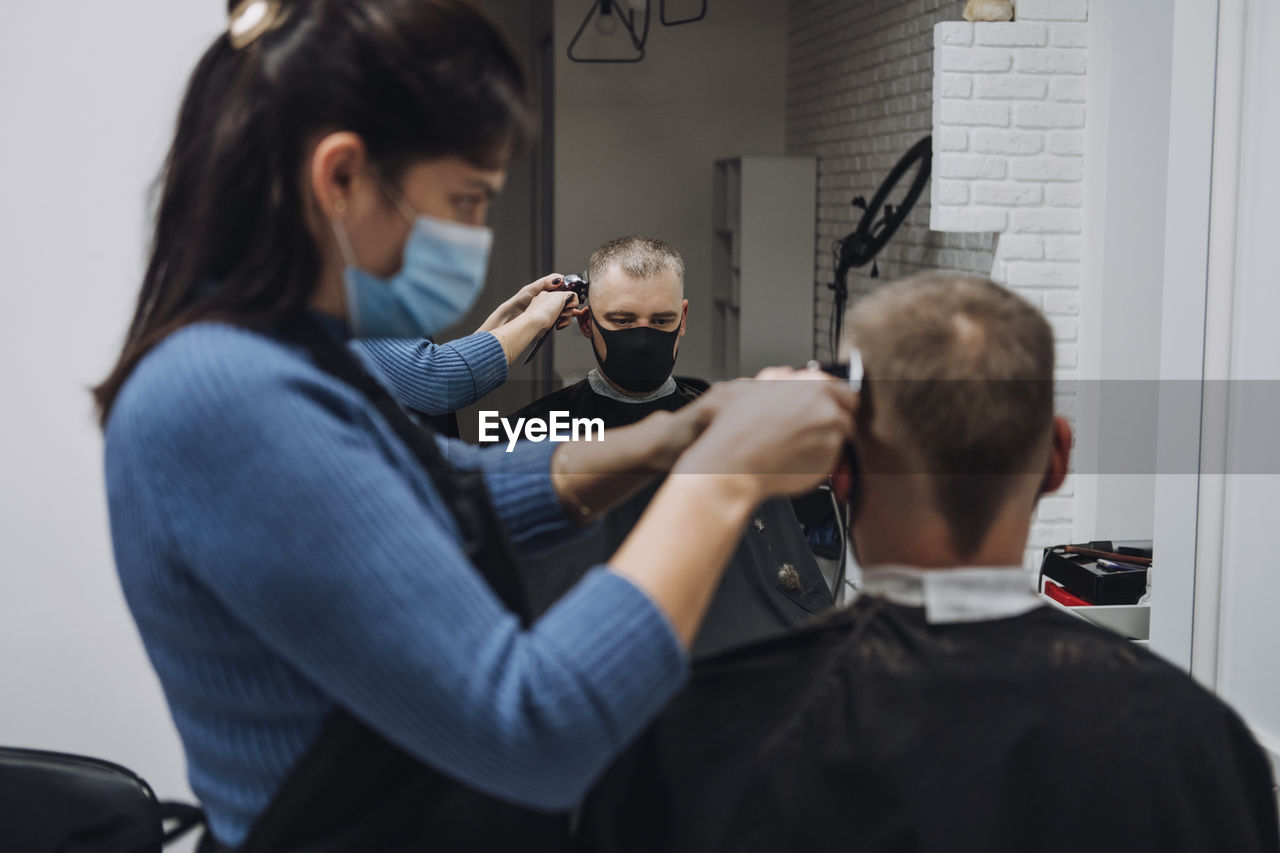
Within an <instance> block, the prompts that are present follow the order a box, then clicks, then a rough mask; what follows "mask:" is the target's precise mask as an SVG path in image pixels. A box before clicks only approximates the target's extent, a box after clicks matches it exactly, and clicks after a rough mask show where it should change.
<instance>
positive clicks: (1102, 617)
mask: <svg viewBox="0 0 1280 853" xmlns="http://www.w3.org/2000/svg"><path fill="white" fill-rule="evenodd" d="M1041 583H1042V584H1044V583H1048V581H1047V580H1043V579H1042V580H1041ZM1040 597H1041V598H1043V599H1044V600H1045V601H1047V602H1048V603H1049V604H1051V605H1053V606H1054V607H1056V608H1058V609H1059V610H1062V611H1064V612H1066V613H1070V614H1071V615H1072V616H1075V617H1076V618H1077V619H1083V620H1085V621H1086V622H1092V623H1093V624H1094V625H1097V626H1099V627H1101V628H1106V629H1108V630H1111V631H1114V632H1116V633H1117V634H1119V635H1120V636H1122V637H1125V638H1126V639H1129V640H1132V641H1133V642H1135V643H1137V644H1139V645H1143V646H1145V645H1147V643H1148V641H1149V640H1150V639H1151V605H1149V604H1107V605H1092V606H1089V607H1067V606H1066V605H1065V604H1062V603H1061V602H1058V601H1054V600H1053V599H1052V598H1050V597H1049V596H1047V595H1045V594H1044V589H1043V587H1041V589H1040Z"/></svg>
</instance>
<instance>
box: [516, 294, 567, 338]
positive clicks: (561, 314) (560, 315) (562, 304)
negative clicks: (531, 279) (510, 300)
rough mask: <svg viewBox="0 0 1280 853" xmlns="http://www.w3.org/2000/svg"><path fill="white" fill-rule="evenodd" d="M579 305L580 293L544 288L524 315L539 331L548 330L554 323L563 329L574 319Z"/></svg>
mask: <svg viewBox="0 0 1280 853" xmlns="http://www.w3.org/2000/svg"><path fill="white" fill-rule="evenodd" d="M577 307H578V294H576V293H574V292H572V291H569V290H544V291H542V292H541V293H539V294H537V295H536V296H534V297H533V300H532V301H531V302H530V303H529V307H528V308H526V309H525V310H524V315H523V317H524V319H526V320H527V321H528V322H529V325H530V326H532V327H533V328H535V329H537V330H539V331H548V330H550V329H551V327H552V326H553V325H554V326H555V327H556V328H557V329H563V328H564V327H565V326H567V325H569V323H570V321H571V320H572V319H573V316H574V313H573V312H574V309H575V308H577Z"/></svg>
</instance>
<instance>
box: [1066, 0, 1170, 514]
mask: <svg viewBox="0 0 1280 853" xmlns="http://www.w3.org/2000/svg"><path fill="white" fill-rule="evenodd" d="M1173 17H1174V4H1173V3H1170V2H1168V0H1129V1H1127V2H1124V3H1105V2H1098V3H1092V4H1090V9H1089V39H1090V51H1089V62H1090V80H1089V123H1088V126H1087V128H1086V132H1085V133H1086V136H1085V161H1086V166H1085V196H1084V205H1085V206H1084V214H1085V223H1086V226H1085V227H1086V239H1085V245H1084V253H1083V257H1082V272H1083V278H1082V286H1081V318H1080V319H1081V324H1080V344H1079V346H1080V371H1079V376H1080V379H1081V380H1082V381H1083V382H1084V383H1085V384H1082V386H1081V401H1080V429H1079V436H1078V439H1079V443H1078V446H1077V463H1078V466H1079V470H1080V471H1081V472H1083V473H1084V475H1085V476H1082V477H1080V478H1079V479H1078V482H1077V485H1078V496H1079V497H1078V501H1079V514H1078V517H1077V524H1076V531H1077V535H1078V536H1080V537H1081V538H1099V539H1111V538H1116V539H1148V538H1152V537H1153V533H1154V526H1155V522H1154V516H1155V498H1156V492H1155V483H1156V478H1155V476H1154V471H1155V468H1156V442H1155V435H1156V431H1157V425H1158V417H1157V402H1156V401H1157V386H1156V384H1155V382H1154V381H1153V380H1155V379H1157V378H1158V377H1159V376H1160V375H1161V368H1160V351H1161V349H1160V348H1161V318H1162V306H1163V300H1164V291H1165V286H1166V278H1165V275H1164V260H1165V216H1164V214H1165V200H1166V195H1167V192H1166V188H1167V185H1168V182H1169V181H1170V179H1171V176H1170V174H1169V170H1168V163H1169V144H1170V132H1169V131H1170V94H1171V79H1172V77H1171V69H1172V62H1173ZM1172 177H1173V179H1174V180H1178V179H1179V178H1178V177H1177V176H1172ZM1097 380H1103V381H1104V382H1103V384H1099V383H1098V382H1097ZM1125 380H1129V381H1125Z"/></svg>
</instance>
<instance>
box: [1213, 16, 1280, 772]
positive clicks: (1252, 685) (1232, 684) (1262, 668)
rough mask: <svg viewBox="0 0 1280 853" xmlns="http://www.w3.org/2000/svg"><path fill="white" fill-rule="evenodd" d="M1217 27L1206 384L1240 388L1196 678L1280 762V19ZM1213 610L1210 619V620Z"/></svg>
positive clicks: (1232, 410)
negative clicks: (1224, 381)
mask: <svg viewBox="0 0 1280 853" xmlns="http://www.w3.org/2000/svg"><path fill="white" fill-rule="evenodd" d="M1220 16H1221V17H1220V26H1219V30H1218V32H1219V43H1218V85H1219V88H1218V96H1217V106H1216V109H1215V128H1214V161H1215V164H1214V166H1215V168H1214V179H1215V180H1214V189H1213V194H1214V202H1213V206H1212V208H1211V210H1212V213H1211V215H1212V217H1213V219H1212V220H1211V222H1210V233H1211V235H1213V236H1212V237H1211V243H1210V252H1211V261H1210V267H1209V284H1208V293H1209V305H1208V309H1209V313H1210V316H1209V319H1208V323H1207V329H1208V331H1207V335H1206V339H1205V364H1206V378H1207V379H1221V378H1224V373H1222V372H1221V371H1222V370H1223V368H1225V378H1228V379H1230V380H1231V382H1230V386H1229V389H1228V392H1227V398H1226V401H1225V402H1226V406H1225V411H1226V434H1225V446H1224V449H1225V455H1224V459H1223V461H1224V462H1225V476H1219V475H1221V474H1222V473H1223V471H1222V469H1220V470H1219V471H1206V472H1204V474H1206V475H1207V476H1202V483H1201V512H1200V515H1201V519H1202V520H1204V519H1205V516H1206V515H1208V512H1209V511H1210V509H1211V508H1212V509H1213V510H1215V511H1216V512H1217V513H1220V514H1219V515H1218V518H1216V519H1213V520H1212V521H1213V523H1212V524H1208V525H1205V524H1202V525H1201V527H1200V531H1199V534H1200V539H1201V541H1200V543H1199V545H1200V546H1201V547H1200V548H1199V549H1198V557H1199V559H1198V560H1197V564H1196V574H1197V600H1196V604H1197V614H1196V620H1195V636H1194V645H1195V650H1194V653H1193V667H1194V670H1195V674H1196V675H1197V676H1198V677H1200V678H1202V679H1204V680H1206V681H1208V682H1209V683H1210V684H1211V685H1213V686H1216V687H1217V689H1218V692H1219V693H1220V694H1221V695H1222V696H1223V698H1225V699H1226V700H1227V701H1228V702H1230V703H1232V705H1234V706H1235V707H1236V708H1237V709H1238V710H1239V711H1240V713H1241V714H1242V715H1243V716H1244V718H1245V720H1246V721H1247V722H1249V724H1250V725H1251V726H1252V727H1253V729H1254V731H1255V733H1256V734H1257V735H1258V737H1259V739H1260V740H1262V741H1263V744H1264V746H1266V747H1268V748H1269V749H1270V751H1271V753H1272V755H1273V757H1274V758H1275V759H1276V760H1277V762H1278V763H1280V658H1277V656H1276V650H1277V649H1278V648H1280V622H1278V621H1277V619H1276V606H1277V602H1280V574H1278V573H1277V572H1276V569H1275V558H1274V550H1275V527H1276V507H1277V506H1280V451H1277V449H1276V443H1275V436H1276V430H1277V424H1280V391H1278V390H1277V385H1278V384H1280V339H1277V336H1276V334H1275V322H1276V318H1277V317H1280V289H1278V288H1277V285H1276V282H1277V276H1276V270H1277V269H1280V244H1278V243H1277V241H1276V238H1275V235H1276V233H1277V230H1278V229H1280V210H1278V209H1277V207H1276V202H1275V194H1276V190H1277V188H1280V164H1277V162H1276V158H1275V152H1276V151H1277V150H1280V102H1277V100H1276V97H1275V93H1276V91H1277V87H1280V57H1277V55H1276V53H1275V51H1274V49H1273V46H1274V45H1275V43H1276V40H1277V39H1280V9H1277V8H1276V6H1275V4H1274V3H1271V2H1266V0H1222V3H1221V4H1220ZM1220 167H1221V168H1220ZM1220 179H1221V180H1220ZM1218 257H1221V262H1218V261H1217V258H1218ZM1219 321H1220V322H1219ZM1219 399H1221V398H1219ZM1210 437H1211V436H1210V435H1208V434H1206V439H1209V438H1210ZM1215 493H1216V494H1215ZM1202 579H1205V580H1216V581H1217V590H1216V595H1201V594H1200V589H1199V588H1200V586H1201V581H1202ZM1214 603H1216V604H1217V612H1216V613H1215V614H1213V615H1212V616H1211V617H1210V618H1207V619H1204V620H1202V619H1201V613H1200V608H1202V607H1204V608H1208V607H1210V606H1212V605H1213V604H1214Z"/></svg>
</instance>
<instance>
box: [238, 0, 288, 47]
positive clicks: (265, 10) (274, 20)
mask: <svg viewBox="0 0 1280 853" xmlns="http://www.w3.org/2000/svg"><path fill="white" fill-rule="evenodd" d="M283 11H284V4H283V3H282V2H281V0H240V2H239V3H238V4H236V7H235V8H234V9H232V10H231V15H230V17H229V18H228V22H227V36H228V37H229V38H230V39H231V46H232V47H233V48H235V49H236V50H240V49H241V48H244V47H248V46H249V45H251V44H253V43H254V42H255V41H257V40H258V38H259V36H261V35H262V34H263V33H265V32H267V31H268V30H271V29H274V28H275V27H277V26H279V25H280V22H281V21H282V20H283V19H284V15H283V14H282V12H283Z"/></svg>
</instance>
